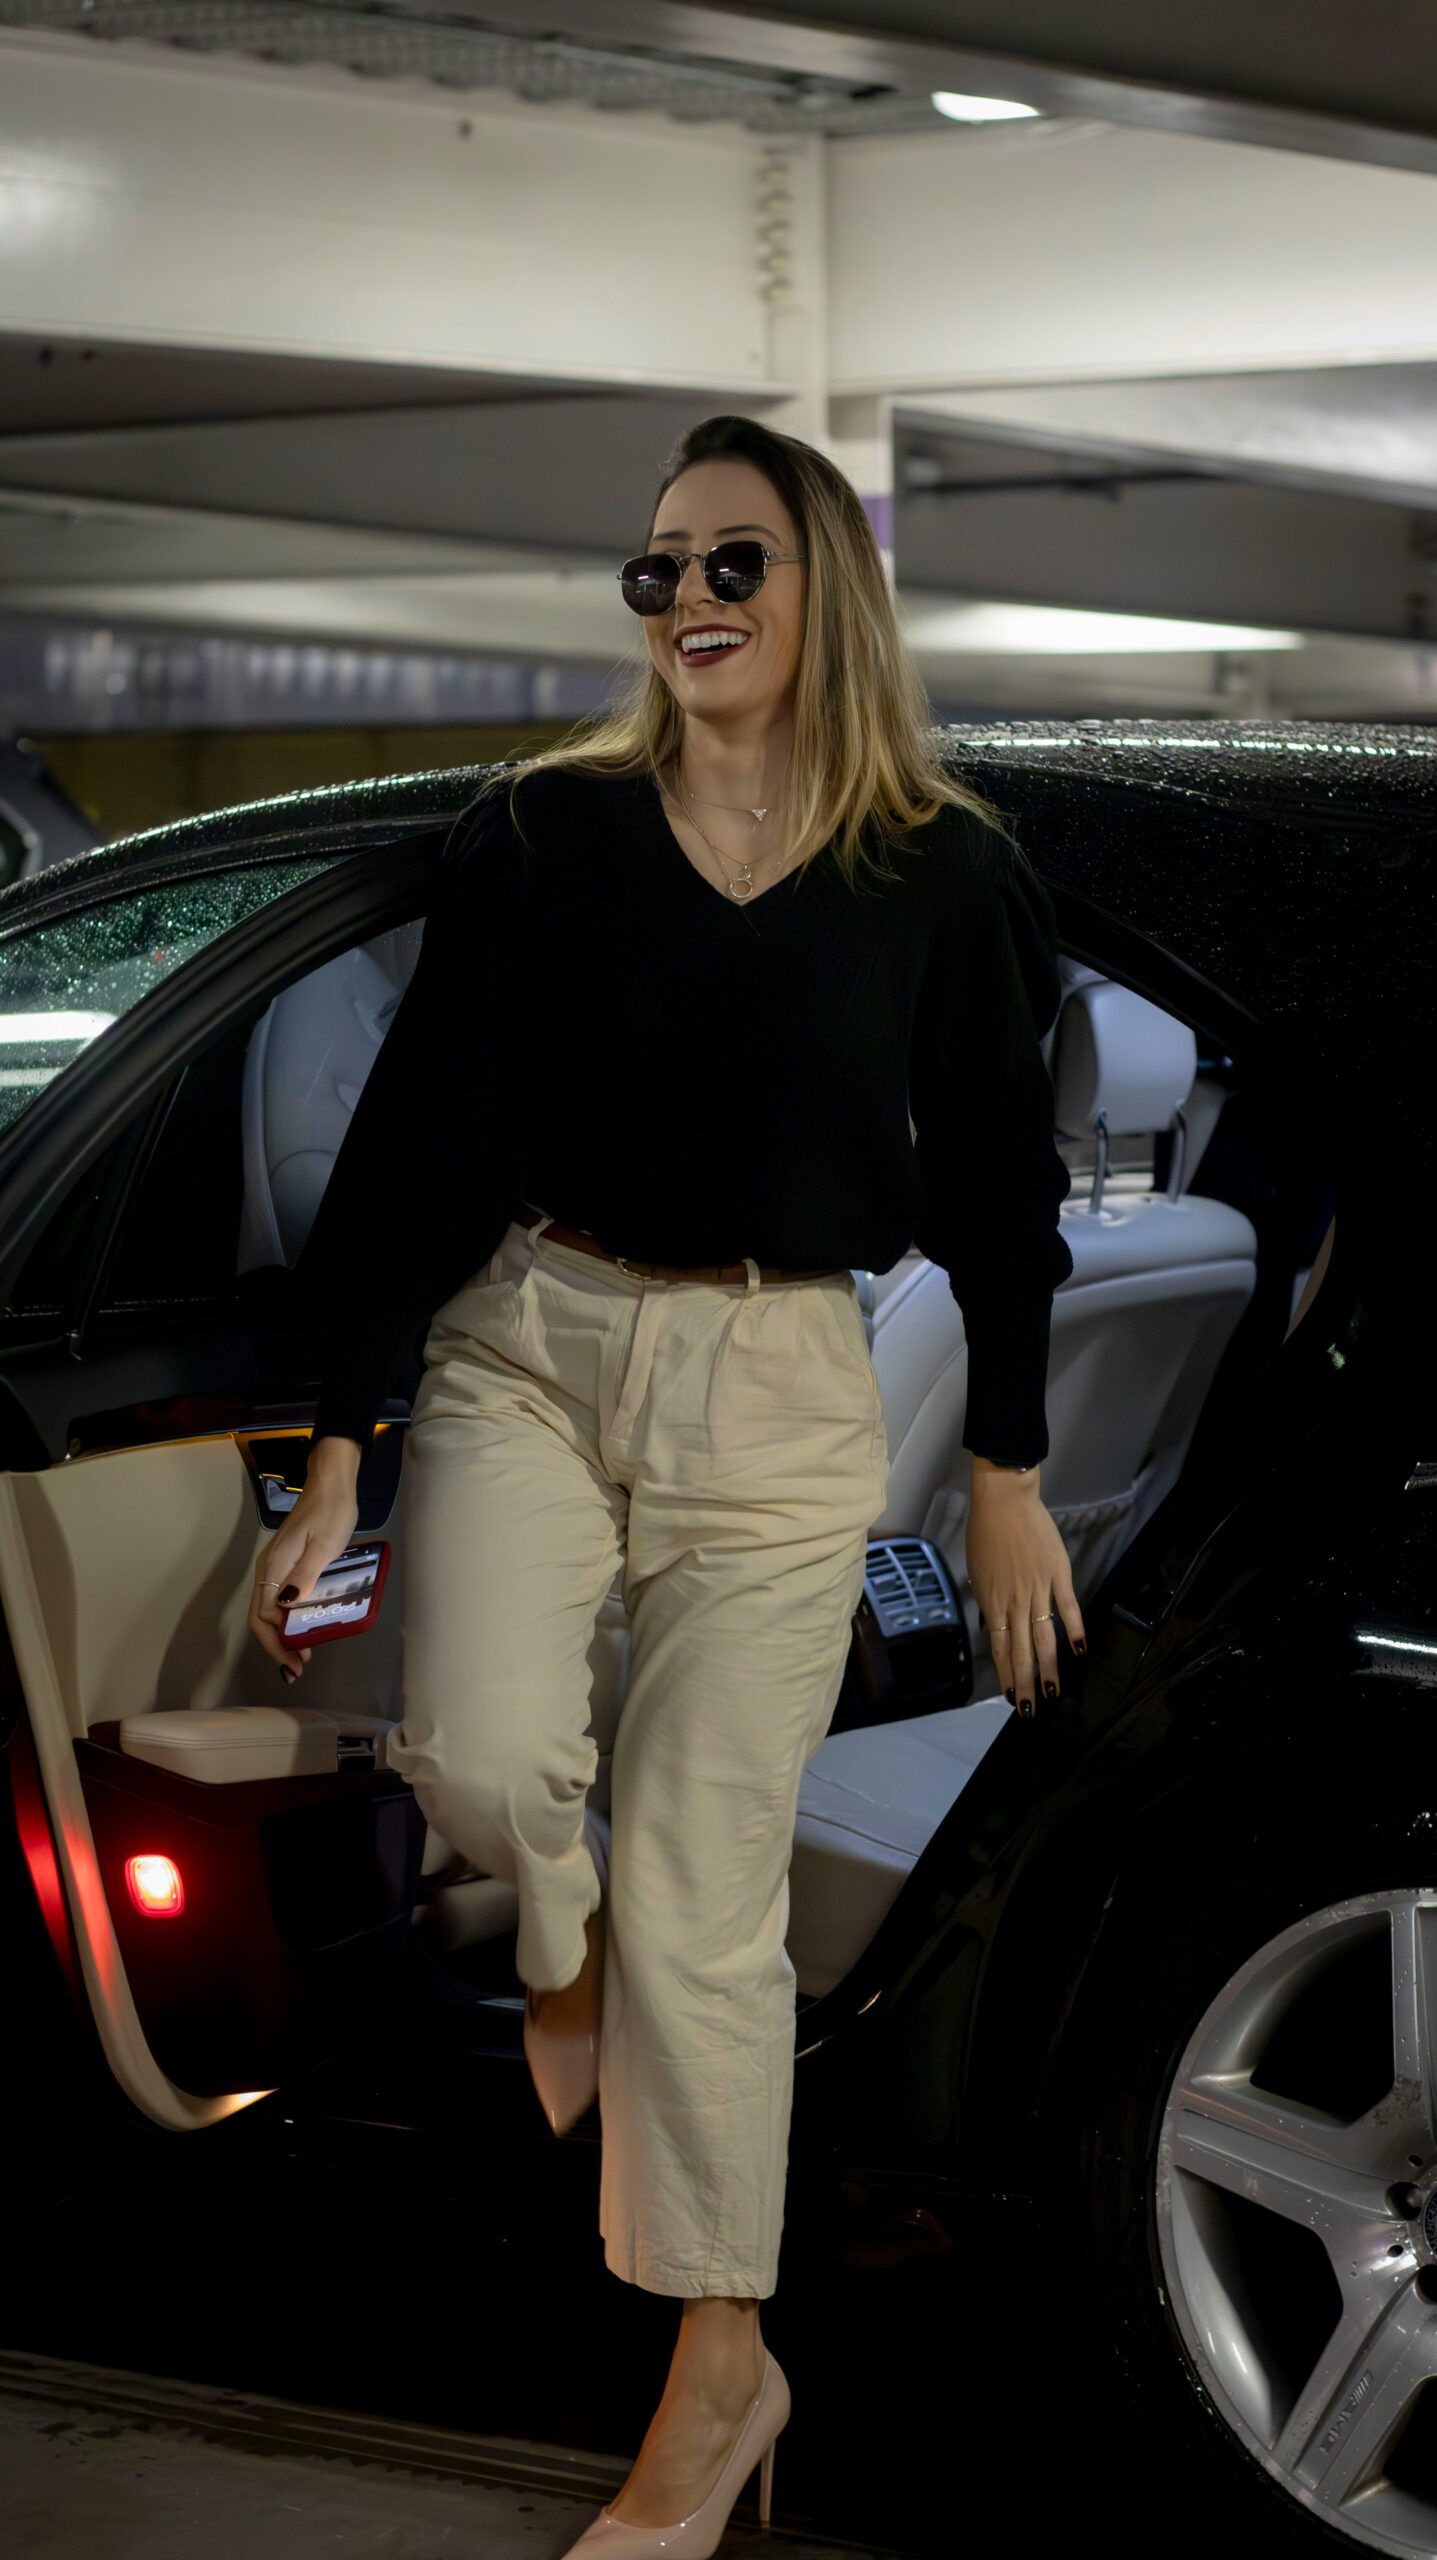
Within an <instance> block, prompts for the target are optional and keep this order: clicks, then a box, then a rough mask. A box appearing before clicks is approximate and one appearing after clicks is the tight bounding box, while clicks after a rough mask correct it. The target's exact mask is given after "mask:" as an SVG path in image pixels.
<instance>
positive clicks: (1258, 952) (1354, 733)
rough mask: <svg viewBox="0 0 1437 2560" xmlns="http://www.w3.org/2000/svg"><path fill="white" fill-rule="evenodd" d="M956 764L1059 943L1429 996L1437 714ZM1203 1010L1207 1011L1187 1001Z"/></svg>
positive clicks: (316, 844) (273, 816)
mask: <svg viewBox="0 0 1437 2560" xmlns="http://www.w3.org/2000/svg"><path fill="white" fill-rule="evenodd" d="M939 735H940V736H941V739H942V742H943V746H944V750H945V753H946V756H947V758H948V760H949V761H950V762H951V763H952V764H953V765H954V766H955V768H956V769H958V770H959V771H961V772H962V773H963V774H964V775H965V776H966V777H967V778H968V779H970V780H971V781H972V782H973V783H974V785H975V786H976V787H977V789H978V790H979V791H980V792H981V793H983V794H984V796H985V797H986V798H987V799H988V800H989V801H990V802H991V803H992V804H993V805H994V806H995V807H996V808H997V809H998V810H999V811H1000V812H1001V814H1002V816H1003V818H1004V820H1005V821H1006V822H1007V824H1008V826H1009V828H1010V830H1011V832H1012V834H1013V835H1014V837H1015V840H1016V841H1017V843H1018V844H1019V845H1020V846H1021V848H1022V849H1023V851H1024V852H1025V853H1026V855H1027V856H1028V858H1029V859H1030V860H1031V861H1032V863H1033V865H1034V867H1035V868H1036V870H1037V871H1038V873H1039V875H1040V876H1041V878H1042V879H1043V880H1044V882H1045V883H1046V885H1047V886H1048V888H1049V889H1050V891H1051V892H1052V894H1053V897H1054V900H1055V903H1056V905H1057V908H1058V913H1059V922H1060V925H1061V926H1062V927H1063V928H1064V932H1065V939H1067V940H1068V941H1069V942H1070V944H1071V945H1072V947H1074V948H1080V947H1081V943H1082V931H1081V925H1082V919H1083V917H1084V916H1085V915H1087V914H1091V913H1093V912H1094V911H1096V912H1098V913H1100V914H1101V916H1102V917H1103V918H1104V920H1105V922H1107V923H1108V924H1114V923H1115V924H1116V925H1117V926H1119V927H1120V929H1121V932H1122V933H1123V935H1125V936H1126V937H1127V938H1128V941H1129V942H1130V944H1132V945H1133V946H1134V947H1137V946H1147V947H1148V948H1149V949H1152V950H1155V951H1157V952H1158V953H1160V954H1162V955H1166V956H1167V957H1168V958H1169V959H1170V960H1171V961H1172V962H1173V963H1174V964H1175V965H1176V967H1177V969H1178V970H1179V971H1180V972H1181V973H1182V974H1183V975H1184V977H1186V978H1189V979H1191V981H1192V982H1193V985H1194V987H1195V988H1200V987H1201V986H1203V985H1205V986H1207V987H1209V988H1212V989H1216V990H1220V991H1221V992H1222V995H1223V996H1224V998H1225V999H1226V1000H1227V1002H1228V1003H1229V1004H1230V1005H1231V1007H1233V1008H1235V1010H1236V1011H1237V1012H1239V1013H1241V1014H1242V1015H1243V1016H1245V1017H1246V1019H1247V1020H1248V1021H1250V1022H1254V1023H1260V1022H1264V1021H1266V1022H1267V1023H1269V1024H1271V1025H1272V1026H1273V1027H1274V1028H1276V1027H1278V1026H1279V1025H1287V1026H1289V1027H1290V1026H1292V1025H1293V1024H1294V1023H1295V1022H1296V1021H1297V1020H1298V1019H1300V1018H1302V1017H1305V1018H1306V1023H1307V1026H1308V1028H1310V1029H1311V1028H1320V1030H1321V1032H1322V1033H1323V1035H1324V1045H1325V1044H1326V1039H1327V1038H1328V1037H1336V1036H1337V1035H1338V1034H1339V1033H1340V1031H1341V1026H1342V1025H1343V1024H1344V1022H1350V1021H1351V1020H1352V1019H1353V1018H1354V1016H1356V1015H1358V1014H1367V1015H1369V1016H1370V1012H1371V1008H1372V1005H1373V1003H1374V1001H1375V1000H1380V1001H1381V1002H1382V1003H1383V1005H1384V1007H1385V1008H1387V1009H1388V1010H1387V1016H1386V1018H1387V1021H1388V1023H1389V1024H1390V1023H1391V1022H1392V1021H1393V1020H1394V1012H1393V1008H1394V1006H1395V1005H1397V1004H1398V1003H1400V1002H1401V1000H1402V998H1403V996H1404V994H1405V995H1407V996H1409V997H1410V998H1411V999H1413V1000H1415V1001H1417V1002H1419V1003H1420V1004H1421V1006H1422V1009H1423V1012H1424V1014H1425V1013H1426V1011H1427V1010H1428V1008H1429V1007H1430V995H1431V977H1432V957H1431V954H1432V949H1433V945H1434V940H1437V934H1434V928H1435V927H1437V913H1434V906H1437V898H1434V891H1437V790H1434V785H1437V731H1434V730H1431V729H1427V728H1424V727H1422V726H1420V725H1418V724H1416V723H1413V724H1410V725H1401V726H1399V725H1380V724H1377V723H1374V722H1364V723H1355V724H1354V723H1337V722H1324V721H1272V722H1257V721H1218V720H1210V721H1209V720H1108V719H1084V720H1011V721H985V722H964V723H955V724H951V725H948V726H946V727H944V728H943V729H942V730H941V731H940V732H939ZM495 770H496V768H495V766H493V765H490V764H465V765H457V766H447V767H443V768H440V769H436V770H433V771H427V772H421V773H414V774H398V775H392V776H387V777H385V778H383V779H382V780H377V781H365V782H356V783H352V784H349V783H340V784H331V785H326V786H324V787H322V788H320V789H316V790H308V791H298V792H292V793H288V794H286V795H284V796H283V797H280V798H276V799H272V800H262V801H255V802H251V803H248V804H247V805H245V806H243V807H239V808H233V809H226V810H220V811H217V812H215V813H214V814H213V815H211V816H206V817H199V818H189V819H184V820H182V821H180V822H179V823H178V824H176V825H173V826H168V827H158V828H151V829H149V830H147V831H146V832H145V833H144V834H142V835H136V836H131V837H129V838H126V839H124V840H122V841H121V842H119V843H117V844H113V845H110V846H108V847H106V848H104V849H103V850H102V851H101V852H99V853H97V854H90V855H82V856H79V857H77V858H76V859H75V860H74V861H72V862H67V863H65V864H62V865H57V866H54V867H52V869H51V870H50V871H48V872H46V873H42V874H40V875H38V877H37V878H36V879H35V880H33V881H21V882H17V883H16V884H15V885H14V886H13V887H12V888H11V889H9V890H6V891H4V892H3V893H0V922H5V923H12V922H13V923H20V922H21V921H22V920H23V908H24V905H25V903H26V892H27V891H40V890H41V889H42V885H43V884H44V883H46V882H49V883H51V884H55V883H56V882H57V876H58V875H59V874H61V873H63V874H65V875H66V876H67V882H72V883H73V884H74V886H75V887H76V888H78V889H79V890H80V893H81V900H82V901H83V889H84V883H85V880H86V879H87V877H93V878H95V879H96V880H97V883H98V871H97V870H95V869H92V866H100V867H102V868H103V871H104V873H105V875H106V886H107V888H108V889H110V890H111V891H112V890H113V886H114V876H115V867H116V865H123V864H125V863H127V862H129V861H132V860H133V861H136V862H138V861H142V860H146V858H147V857H148V860H147V863H146V867H147V868H149V867H150V865H151V864H152V863H153V860H154V858H155V857H156V856H160V857H161V858H164V857H170V858H172V859H173V860H174V862H175V865H176V868H177V869H178V870H183V869H184V868H186V867H187V866H188V864H189V863H190V862H191V861H196V860H205V861H213V860H214V859H215V857H216V856H219V857H220V858H223V856H224V855H225V854H226V853H228V852H239V851H241V850H243V851H246V852H249V853H251V854H253V853H254V852H257V851H259V850H261V849H264V848H273V850H274V851H275V852H276V853H278V852H279V851H281V850H288V851H290V852H293V853H301V854H302V853H304V852H306V851H309V850H311V849H313V850H318V849H320V848H321V847H322V846H324V845H325V844H334V845H336V846H341V845H346V844H360V843H364V842H366V841H374V840H375V839H376V838H378V839H379V840H380V841H382V840H383V838H384V836H385V835H386V834H387V833H389V832H391V831H393V832H394V833H396V834H401V833H402V834H410V833H412V832H414V831H416V830H417V831H419V832H421V833H436V834H437V833H439V832H441V831H443V830H444V829H446V828H447V827H448V826H449V824H450V823H451V822H452V821H453V819H454V818H455V817H456V816H457V815H458V814H459V813H460V812H461V811H462V810H463V809H464V808H465V807H466V806H467V804H468V803H469V802H470V801H471V800H472V799H473V798H474V797H475V795H476V794H477V792H478V790H479V788H480V786H481V784H482V783H483V781H484V779H485V777H486V776H487V775H490V774H492V773H493V772H494V771H495ZM1193 1010H1194V1016H1195V1018H1196V1015H1197V1012H1198V1011H1199V1010H1200V1008H1198V1007H1197V1006H1196V1005H1195V1006H1194V1008H1193Z"/></svg>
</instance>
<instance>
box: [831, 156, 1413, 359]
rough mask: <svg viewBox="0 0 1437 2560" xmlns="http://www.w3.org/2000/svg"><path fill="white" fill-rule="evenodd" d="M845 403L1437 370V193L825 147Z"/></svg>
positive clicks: (1228, 173) (1053, 160)
mask: <svg viewBox="0 0 1437 2560" xmlns="http://www.w3.org/2000/svg"><path fill="white" fill-rule="evenodd" d="M828 199H829V209H830V210H829V240H830V255H831V258H832V262H833V264H832V276H831V280H830V315H831V317H830V343H831V350H832V354H831V362H832V373H833V387H834V389H835V391H838V392H858V391H878V390H887V391H890V392H898V391H903V390H909V391H923V390H935V391H936V390H945V389H958V388H963V387H971V388H996V387H998V386H1001V385H1011V384H1018V385H1025V384H1035V383H1057V382H1079V381H1094V380H1098V379H1112V378H1115V377H1118V378H1120V377H1123V376H1127V375H1152V374H1161V373H1178V372H1181V373H1185V374H1197V373H1208V372H1233V371H1237V370H1242V369H1246V368H1249V367H1258V366H1261V367H1265V368H1268V369H1271V368H1274V367H1279V366H1289V365H1307V366H1316V365H1322V366H1339V365H1340V366H1348V365H1359V364H1377V363H1393V362H1398V361H1405V362H1412V361H1415V360H1430V359H1432V358H1433V357H1437V183H1434V181H1433V179H1432V178H1430V177H1427V176H1417V175H1413V174H1411V173H1410V172H1408V171H1399V170H1392V169H1372V168H1361V167H1358V166H1356V165H1354V164H1353V163H1350V162H1345V161H1326V160H1316V159H1307V158H1303V157H1300V156H1298V155H1296V154H1294V153H1290V152H1279V151H1259V150H1252V149H1248V148H1245V147H1243V146H1241V145H1239V144H1234V143H1226V142H1210V141H1198V140H1192V139H1177V138H1175V137H1173V136H1171V135H1168V134H1159V133H1143V132H1137V131H1131V130H1128V131H1120V130H1118V129H1116V128H1113V127H1104V126H1087V125H1074V126H1060V125H1049V124H1036V125H1031V124H1030V125H1002V126H993V127H990V128H987V129H981V128H978V129H974V130H973V131H971V132H965V133H959V132H958V131H957V129H956V128H955V134H954V139H953V140H952V141H950V140H949V139H948V138H947V136H940V137H937V138H935V139H933V140H931V141H930V140H929V139H928V138H926V137H921V138H915V137H913V136H906V137H904V138H903V139H901V140H886V139H885V140H883V141H869V140H864V141H861V142H838V143H834V144H831V145H830V147H829V171H828Z"/></svg>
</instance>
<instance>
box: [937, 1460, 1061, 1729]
mask: <svg viewBox="0 0 1437 2560" xmlns="http://www.w3.org/2000/svg"><path fill="white" fill-rule="evenodd" d="M967 1546H968V1581H969V1586H970V1588H971V1590H972V1592H973V1595H974V1598H975V1599H976V1600H977V1603H978V1607H979V1609H980V1610H981V1612H982V1616H983V1623H984V1625H985V1626H986V1627H987V1629H988V1632H989V1635H990V1637H991V1639H992V1644H993V1660H994V1662H995V1664H996V1665H997V1671H998V1677H999V1680H1000V1681H1001V1682H1002V1685H1003V1695H1004V1696H1005V1698H1007V1699H1008V1701H1009V1703H1010V1705H1014V1706H1016V1707H1017V1710H1018V1713H1019V1715H1020V1716H1027V1715H1031V1714H1032V1712H1033V1705H1034V1700H1035V1697H1036V1695H1037V1681H1038V1680H1039V1679H1041V1681H1042V1684H1043V1694H1044V1696H1045V1697H1049V1698H1056V1696H1057V1694H1058V1646H1057V1638H1056V1635H1055V1632H1054V1629H1055V1627H1056V1624H1057V1620H1058V1619H1059V1618H1061V1619H1062V1622H1063V1626H1064V1628H1065V1629H1066V1631H1067V1637H1068V1642H1069V1643H1070V1645H1071V1646H1072V1647H1073V1650H1074V1652H1075V1653H1084V1652H1086V1650H1087V1636H1086V1633H1085V1631H1084V1627H1083V1613H1082V1611H1081V1609H1080V1608H1079V1607H1078V1603H1077V1601H1076V1599H1075V1598H1074V1596H1073V1577H1072V1573H1071V1571H1070V1569H1069V1565H1068V1550H1067V1548H1066V1547H1065V1546H1064V1544H1063V1540H1062V1534H1061V1532H1060V1530H1059V1528H1058V1525H1057V1522H1056V1521H1055V1520H1054V1518H1053V1516H1052V1513H1051V1512H1049V1511H1045V1510H1044V1508H1043V1505H1042V1503H1041V1502H1040V1501H1039V1499H1038V1469H1037V1468H1036V1467H1031V1468H1029V1469H1028V1470H1027V1472H1026V1473H1025V1474H1023V1475H1016V1474H1015V1473H1014V1472H1013V1470H1012V1469H1011V1468H1009V1467H999V1466H995V1465H994V1463H993V1461H992V1459H991V1458H975V1459H974V1461H973V1496H972V1502H971V1505H970V1508H969V1513H968V1540H967ZM1035 1654H1036V1659H1035Z"/></svg>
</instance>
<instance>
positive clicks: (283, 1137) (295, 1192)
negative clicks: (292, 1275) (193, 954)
mask: <svg viewBox="0 0 1437 2560" xmlns="http://www.w3.org/2000/svg"><path fill="white" fill-rule="evenodd" d="M423 934H424V920H423V918H422V917H421V916H416V917H415V918H414V919H413V920H412V922H411V923H409V924H402V925H395V926H393V927H392V928H391V929H390V930H389V932H387V933H379V934H376V935H375V936H374V938H373V940H372V941H369V942H361V943H358V944H356V946H355V948H354V949H353V950H352V951H341V952H339V953H338V954H337V955H336V957H335V958H334V959H333V960H327V961H326V962H325V964H324V966H323V968H322V969H313V970H311V971H310V974H309V976H308V977H307V978H301V979H300V980H299V981H298V983H297V984H296V985H295V986H293V987H286V988H285V989H284V991H283V993H282V994H280V995H277V996H276V997H275V999H274V1002H273V1004H271V1005H269V1006H267V1007H266V1009H265V1011H264V1012H263V1013H262V1014H261V1015H260V1018H259V1020H258V1022H257V1023H256V1024H255V1027H254V1029H253V1031H252V1032H251V1033H250V1037H249V1045H248V1047H247V1048H246V1050H245V1062H244V1078H243V1085H242V1091H241V1099H240V1116H241V1150H242V1157H243V1164H244V1195H243V1206H242V1209H241V1213H240V1233H239V1251H238V1255H237V1258H236V1263H235V1268H236V1271H237V1272H239V1273H243V1272H246V1271H255V1270H261V1269H267V1268H268V1267H269V1265H271V1264H272V1263H283V1264H289V1263H293V1262H294V1261H295V1260H296V1259H297V1257H298V1254H299V1250H300V1247H301V1245H302V1244H303V1242H304V1240H305V1237H306V1236H307V1235H308V1233H309V1230H310V1227H311V1225H312V1224H313V1222H314V1214H315V1211H316V1210H317V1208H318V1207H319V1203H320V1200H321V1198H322V1197H323V1193H324V1187H325V1184H326V1183H327V1182H328V1180H329V1177H330V1174H331V1173H332V1171H333V1170H334V1159H335V1157H336V1156H337V1155H338V1153H339V1149H340V1145H341V1142H342V1140H343V1137H344V1133H345V1130H346V1129H347V1128H348V1126H349V1122H350V1115H351V1113H352V1112H353V1110H354V1106H355V1104H356V1102H357V1101H358V1100H359V1096H360V1092H361V1090H362V1088H363V1085H364V1081H365V1078H366V1077H367V1075H368V1073H369V1070H370V1068H371V1067H372V1066H373V1064H374V1061H375V1059H376V1058H377V1057H378V1055H379V1051H380V1049H381V1047H382V1045H383V1041H384V1035H385V1033H386V1031H387V1030H388V1029H389V1025H390V1022H391V1020H392V1019H393V1016H394V1014H395V1012H396V1010H397V1008H398V1004H399V999H400V997H401V996H402V995H403V993H404V990H405V988H406V987H407V985H408V984H409V980H410V977H411V976H412V974H413V970H414V964H415V962H416V960H417V959H418V957H419V945H420V942H421V941H422V939H423Z"/></svg>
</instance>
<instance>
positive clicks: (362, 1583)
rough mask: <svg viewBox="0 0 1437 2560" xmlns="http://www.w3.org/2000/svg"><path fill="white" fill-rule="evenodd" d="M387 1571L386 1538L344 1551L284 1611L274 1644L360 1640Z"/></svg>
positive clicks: (376, 1606)
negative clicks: (338, 1638)
mask: <svg viewBox="0 0 1437 2560" xmlns="http://www.w3.org/2000/svg"><path fill="white" fill-rule="evenodd" d="M388 1571H389V1540H388V1539H387V1538H374V1539H370V1540H368V1541H364V1542H362V1543H361V1544H359V1545H358V1546H353V1547H346V1548H345V1550H344V1553H343V1554H342V1555H338V1556H336V1557H335V1559H334V1562H333V1563H332V1564H327V1565H326V1566H325V1568H324V1571H323V1572H322V1573H321V1575H320V1577H319V1580H318V1581H317V1582H316V1584H315V1586H314V1589H313V1590H312V1591H311V1593H310V1595H309V1598H308V1599H307V1600H299V1601H297V1602H296V1603H295V1605H294V1607H293V1608H292V1609H286V1611H285V1613H284V1625H283V1627H282V1628H281V1630H280V1638H279V1640H280V1643H281V1644H287V1645H294V1646H299V1645H310V1644H328V1642H329V1641H330V1638H331V1637H332V1636H362V1635H363V1634H364V1632H365V1630H366V1628H368V1627H372V1626H373V1624H374V1621H375V1619H376V1618H377V1617H378V1615H379V1601H380V1594H381V1593H382V1591H383V1589H384V1577H385V1575H386V1574H387V1573H388Z"/></svg>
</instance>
